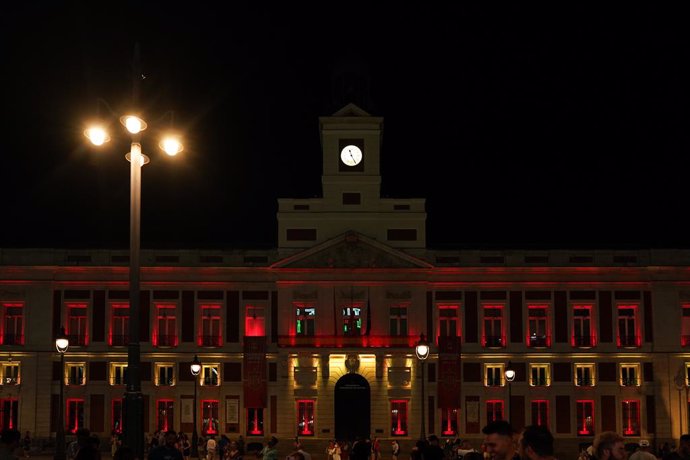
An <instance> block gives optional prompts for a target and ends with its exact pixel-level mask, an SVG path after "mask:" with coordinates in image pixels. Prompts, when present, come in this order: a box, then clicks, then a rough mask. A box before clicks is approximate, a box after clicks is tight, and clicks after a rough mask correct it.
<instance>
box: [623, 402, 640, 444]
mask: <svg viewBox="0 0 690 460" xmlns="http://www.w3.org/2000/svg"><path fill="white" fill-rule="evenodd" d="M623 435H625V436H639V435H640V401H639V400H638V399H629V400H624V401H623Z"/></svg>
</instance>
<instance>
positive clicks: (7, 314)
mask: <svg viewBox="0 0 690 460" xmlns="http://www.w3.org/2000/svg"><path fill="white" fill-rule="evenodd" d="M1 306H2V311H1V312H0V314H2V315H3V321H2V323H3V324H2V330H0V344H2V345H24V304H23V303H19V302H6V303H2V304H1Z"/></svg>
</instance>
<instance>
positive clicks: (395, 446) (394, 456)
mask: <svg viewBox="0 0 690 460" xmlns="http://www.w3.org/2000/svg"><path fill="white" fill-rule="evenodd" d="M398 455H400V444H399V443H398V441H397V440H395V439H394V440H393V442H391V460H398Z"/></svg>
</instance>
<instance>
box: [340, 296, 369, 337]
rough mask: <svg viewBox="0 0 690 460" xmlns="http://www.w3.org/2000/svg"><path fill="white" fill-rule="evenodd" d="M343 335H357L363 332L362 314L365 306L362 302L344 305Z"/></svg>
mask: <svg viewBox="0 0 690 460" xmlns="http://www.w3.org/2000/svg"><path fill="white" fill-rule="evenodd" d="M342 314H343V335H348V336H357V335H361V334H362V315H363V314H364V308H363V306H362V304H361V303H353V304H350V305H345V306H343V307H342Z"/></svg>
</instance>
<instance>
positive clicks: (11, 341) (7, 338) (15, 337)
mask: <svg viewBox="0 0 690 460" xmlns="http://www.w3.org/2000/svg"><path fill="white" fill-rule="evenodd" d="M2 344H3V345H24V334H4V335H3V336H2Z"/></svg>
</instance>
